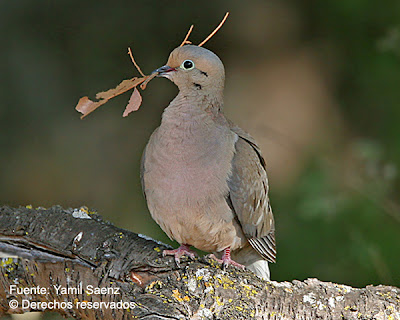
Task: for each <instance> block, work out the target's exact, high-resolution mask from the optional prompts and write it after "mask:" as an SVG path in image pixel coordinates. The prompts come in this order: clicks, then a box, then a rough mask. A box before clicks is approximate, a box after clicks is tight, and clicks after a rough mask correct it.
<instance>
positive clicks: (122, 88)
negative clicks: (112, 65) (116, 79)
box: [96, 77, 147, 100]
mask: <svg viewBox="0 0 400 320" xmlns="http://www.w3.org/2000/svg"><path fill="white" fill-rule="evenodd" d="M146 79H147V77H143V78H136V77H135V78H132V79H128V80H123V81H122V82H121V83H120V84H119V85H118V86H116V87H115V88H114V89H110V90H107V91H104V92H99V93H98V94H96V99H107V100H109V99H111V98H114V97H116V96H118V95H120V94H122V93H124V92H126V91H128V90H130V89H132V88H134V87H136V86H137V85H138V84H141V83H142V82H144V81H145V80H146Z"/></svg>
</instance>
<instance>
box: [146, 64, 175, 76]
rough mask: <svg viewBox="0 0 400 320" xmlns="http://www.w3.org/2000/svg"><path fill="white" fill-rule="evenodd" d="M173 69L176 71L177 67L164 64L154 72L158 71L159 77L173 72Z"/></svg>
mask: <svg viewBox="0 0 400 320" xmlns="http://www.w3.org/2000/svg"><path fill="white" fill-rule="evenodd" d="M171 71H176V69H175V68H171V67H170V66H167V65H165V66H162V67H160V68H158V69H156V70H154V71H153V72H152V73H154V72H158V77H165V76H166V74H167V73H168V72H171Z"/></svg>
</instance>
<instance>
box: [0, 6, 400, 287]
mask: <svg viewBox="0 0 400 320" xmlns="http://www.w3.org/2000/svg"><path fill="white" fill-rule="evenodd" d="M226 11H230V13H231V15H230V17H229V19H228V20H227V22H226V24H225V25H224V26H223V28H222V29H221V30H220V31H219V32H218V33H217V35H215V36H214V37H213V38H212V39H211V40H210V41H209V42H208V43H207V44H206V46H205V47H206V48H208V49H210V50H212V51H214V52H215V53H217V54H218V55H219V57H220V58H221V59H222V60H223V61H224V64H225V68H226V75H227V81H226V90H225V102H226V103H225V113H226V115H227V116H228V117H229V118H231V119H232V120H233V121H235V122H237V123H238V124H239V125H240V126H242V127H243V128H244V129H245V130H247V131H249V132H250V133H251V134H252V135H253V136H254V137H255V138H256V139H257V140H258V141H259V143H260V145H261V148H262V150H263V153H264V156H265V158H266V160H267V165H268V170H269V177H270V185H271V199H272V205H273V209H274V213H275V218H276V236H277V247H278V258H277V263H276V264H275V265H272V266H271V273H272V279H274V280H279V281H282V280H293V279H305V278H308V277H317V278H319V279H321V280H326V281H333V282H339V283H346V284H349V285H352V286H365V285H367V284H391V285H395V286H398V287H400V272H399V268H400V267H399V265H400V210H399V199H398V198H399V195H400V192H399V191H400V178H399V167H400V2H399V1H385V3H382V2H379V3H378V2H374V1H362V0H348V1H336V0H326V1H278V0H272V1H246V2H244V1H238V0H235V1H227V0H226V1H218V2H217V1H209V2H199V1H154V0H153V1H120V2H116V1H99V0H97V1H75V0H68V1H66V0H57V1H24V0H18V1H5V0H0V37H1V44H0V48H1V50H0V81H1V85H0V101H1V102H0V127H1V135H0V166H1V167H0V168H1V169H0V203H1V204H2V205H6V204H7V205H12V206H18V205H27V204H32V205H33V206H35V207H36V206H44V207H48V206H51V205H54V204H60V205H62V206H64V207H74V206H81V205H87V206H88V207H90V208H93V209H95V210H97V211H98V212H99V213H100V214H101V215H103V216H104V217H105V218H106V219H108V220H110V221H112V222H113V223H114V224H116V225H117V226H119V227H123V228H127V229H129V230H132V231H134V232H138V233H144V234H147V235H149V236H151V237H154V238H156V239H160V240H162V241H164V242H167V243H171V242H170V241H169V240H168V238H167V237H166V235H165V234H164V233H163V232H162V231H161V230H160V228H159V227H158V226H157V225H156V224H155V222H153V220H152V219H151V218H150V215H149V213H148V210H147V208H146V204H145V202H144V199H143V196H142V192H141V186H140V178H139V164H140V157H141V152H142V150H143V148H144V146H145V144H146V141H147V140H148V138H149V136H150V134H151V132H152V131H153V130H154V129H155V128H156V127H157V126H158V124H159V122H160V117H161V114H162V111H163V109H164V108H165V107H166V106H167V105H168V103H169V101H170V100H171V99H172V98H173V97H174V96H175V95H176V93H177V89H176V88H175V87H174V85H173V84H172V83H170V82H168V81H167V80H166V79H155V80H153V81H152V82H151V83H150V84H149V86H148V88H147V90H145V91H143V104H142V107H141V109H140V110H139V111H138V112H135V113H133V114H131V115H130V116H129V117H127V118H122V112H123V110H124V107H125V105H126V103H127V100H128V98H129V94H125V95H123V96H121V97H118V98H116V99H113V100H112V101H110V102H109V103H108V104H106V105H104V106H103V107H101V108H100V109H98V110H97V111H96V112H94V113H93V114H91V115H90V116H88V117H87V118H86V119H85V120H80V119H79V114H78V113H77V112H76V111H75V110H74V107H75V105H76V103H77V101H78V99H79V98H80V97H81V96H84V95H89V96H91V97H93V96H94V95H95V93H96V92H98V91H102V90H106V89H110V88H112V87H114V86H115V85H116V84H118V83H119V82H120V81H121V80H122V79H126V78H130V77H132V76H134V75H137V72H136V70H135V69H134V67H133V65H132V63H131V62H130V59H129V57H128V55H127V54H126V52H127V47H128V46H131V47H132V49H133V53H134V55H135V58H136V60H137V62H138V63H139V65H140V66H141V67H142V69H143V70H144V72H145V73H147V74H148V73H150V72H151V71H152V70H154V69H155V68H157V67H159V66H162V65H163V64H164V63H165V62H166V60H167V57H168V54H169V52H170V51H171V50H172V49H173V48H174V47H176V46H178V45H179V44H180V43H181V41H182V40H183V37H184V36H185V34H186V32H187V30H188V28H189V26H190V25H191V24H192V23H194V24H195V28H194V31H193V33H192V35H191V37H190V39H191V40H192V41H193V42H194V43H199V42H200V41H202V40H203V39H204V38H205V37H206V36H207V35H208V34H209V33H210V32H211V31H212V30H213V29H214V27H215V26H216V25H217V24H218V23H219V21H220V20H221V18H222V17H223V15H224V14H225V12H226ZM173 245H176V244H173Z"/></svg>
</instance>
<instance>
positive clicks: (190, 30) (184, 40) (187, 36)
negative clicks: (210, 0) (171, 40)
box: [180, 24, 194, 47]
mask: <svg viewBox="0 0 400 320" xmlns="http://www.w3.org/2000/svg"><path fill="white" fill-rule="evenodd" d="M193 27H194V25H193V24H192V25H191V26H190V28H189V31H188V32H187V34H186V37H185V39H183V41H182V43H181V45H180V47H182V46H184V45H185V44H191V43H192V42H190V41H189V40H188V38H189V36H190V34H191V33H192V30H193Z"/></svg>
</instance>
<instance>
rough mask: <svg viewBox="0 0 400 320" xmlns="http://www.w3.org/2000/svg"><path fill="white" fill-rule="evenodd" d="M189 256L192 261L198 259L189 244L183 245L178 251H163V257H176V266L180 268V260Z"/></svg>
mask: <svg viewBox="0 0 400 320" xmlns="http://www.w3.org/2000/svg"><path fill="white" fill-rule="evenodd" d="M184 255H185V256H188V257H190V258H191V259H195V258H196V253H195V252H194V251H192V250H190V246H189V245H187V244H183V245H181V246H180V247H179V248H178V249H173V250H164V251H163V257H165V256H174V258H175V263H176V265H177V266H178V267H179V266H180V265H179V263H180V258H181V257H182V256H184Z"/></svg>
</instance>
